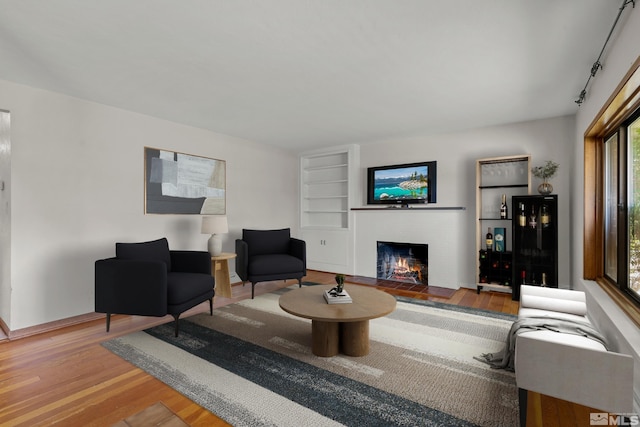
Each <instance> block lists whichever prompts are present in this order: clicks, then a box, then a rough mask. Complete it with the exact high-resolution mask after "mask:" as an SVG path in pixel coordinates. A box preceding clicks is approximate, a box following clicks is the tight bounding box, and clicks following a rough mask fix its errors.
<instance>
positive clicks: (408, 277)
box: [376, 241, 429, 286]
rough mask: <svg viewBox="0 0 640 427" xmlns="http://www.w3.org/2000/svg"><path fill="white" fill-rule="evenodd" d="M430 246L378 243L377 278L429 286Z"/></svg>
mask: <svg viewBox="0 0 640 427" xmlns="http://www.w3.org/2000/svg"><path fill="white" fill-rule="evenodd" d="M428 253H429V245H427V244H423V243H406V242H387V241H378V242H377V262H376V270H377V274H376V277H377V278H378V279H382V280H391V281H394V282H406V283H411V284H417V285H425V286H428V284H429V268H428V258H429V257H428Z"/></svg>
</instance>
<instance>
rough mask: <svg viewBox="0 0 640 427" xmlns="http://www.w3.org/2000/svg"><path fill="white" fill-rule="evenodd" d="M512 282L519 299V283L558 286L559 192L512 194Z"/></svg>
mask: <svg viewBox="0 0 640 427" xmlns="http://www.w3.org/2000/svg"><path fill="white" fill-rule="evenodd" d="M511 206H513V209H514V212H513V219H512V222H511V224H512V227H511V236H512V245H511V248H512V256H513V263H512V276H511V281H512V286H513V292H512V297H513V300H516V301H519V300H520V286H521V285H522V284H527V285H535V286H548V287H553V288H557V287H558V220H557V218H558V196H557V195H548V196H513V198H512V202H511Z"/></svg>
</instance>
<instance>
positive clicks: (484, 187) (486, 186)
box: [478, 184, 529, 190]
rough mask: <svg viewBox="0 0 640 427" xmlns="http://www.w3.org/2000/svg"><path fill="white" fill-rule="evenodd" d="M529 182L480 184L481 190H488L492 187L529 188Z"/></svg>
mask: <svg viewBox="0 0 640 427" xmlns="http://www.w3.org/2000/svg"><path fill="white" fill-rule="evenodd" d="M528 187H529V185H528V184H510V185H479V186H478V188H479V189H480V190H487V189H491V188H528Z"/></svg>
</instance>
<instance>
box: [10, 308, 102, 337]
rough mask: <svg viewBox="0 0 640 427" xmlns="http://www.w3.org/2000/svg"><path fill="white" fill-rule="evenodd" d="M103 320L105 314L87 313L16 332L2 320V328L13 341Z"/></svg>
mask: <svg viewBox="0 0 640 427" xmlns="http://www.w3.org/2000/svg"><path fill="white" fill-rule="evenodd" d="M101 318H104V314H103V313H87V314H81V315H79V316H73V317H68V318H66V319H60V320H55V321H53V322H48V323H43V324H41V325H35V326H30V327H28V328H22V329H16V330H15V331H12V330H10V329H9V328H8V327H7V325H6V324H5V323H4V321H2V319H0V327H2V330H3V331H4V333H5V334H6V336H7V338H8V339H9V340H10V341H11V340H17V339H20V338H26V337H30V336H33V335H38V334H42V333H45V332H50V331H55V330H57V329H62V328H66V327H68V326H73V325H78V324H80V323H86V322H90V321H92V320H96V319H101Z"/></svg>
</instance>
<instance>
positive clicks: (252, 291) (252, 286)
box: [251, 282, 256, 299]
mask: <svg viewBox="0 0 640 427" xmlns="http://www.w3.org/2000/svg"><path fill="white" fill-rule="evenodd" d="M255 288H256V283H255V282H251V299H253V295H254V290H255Z"/></svg>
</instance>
